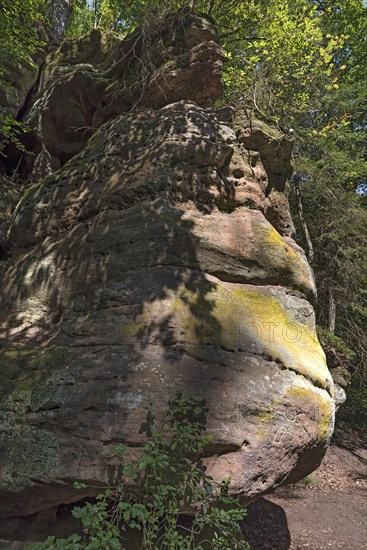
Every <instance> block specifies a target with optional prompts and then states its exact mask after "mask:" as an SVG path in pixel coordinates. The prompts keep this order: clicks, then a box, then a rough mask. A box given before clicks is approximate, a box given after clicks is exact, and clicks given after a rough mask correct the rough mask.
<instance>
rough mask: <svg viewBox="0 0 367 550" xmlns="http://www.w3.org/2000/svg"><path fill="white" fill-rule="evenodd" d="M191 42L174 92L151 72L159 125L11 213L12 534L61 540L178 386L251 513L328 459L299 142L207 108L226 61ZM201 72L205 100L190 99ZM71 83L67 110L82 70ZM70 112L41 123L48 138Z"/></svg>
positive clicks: (8, 442) (55, 181) (2, 468)
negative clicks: (60, 530)
mask: <svg viewBox="0 0 367 550" xmlns="http://www.w3.org/2000/svg"><path fill="white" fill-rule="evenodd" d="M190 25H191V27H190ZM190 25H189V28H191V29H194V30H195V28H197V29H198V30H197V32H196V34H195V32H194V30H192V31H191V32H192V35H193V38H192V40H193V44H191V45H192V49H191V50H190V55H188V56H187V62H188V64H186V65H184V64H183V65H182V67H181V66H180V67H177V66H176V67H175V68H172V70H167V73H166V74H167V75H169V77H170V78H171V77H172V85H170V86H168V82H169V80H168V81H166V84H167V89H166V90H165V91H164V93H163V95H161V96H159V94H158V89H159V87H160V85H159V84H155V82H156V83H157V82H160V78H161V76H160V73H159V71H158V72H157V74H156V75H154V76H153V78H152V81H151V85H150V86H149V88H148V89H147V90H144V94H145V95H144V98H145V99H144V101H143V103H142V104H141V107H143V105H144V106H145V105H148V104H149V105H150V108H147V107H145V108H141V109H140V110H138V111H132V112H126V113H124V112H122V113H121V114H120V115H119V116H117V117H116V116H114V117H112V115H108V118H111V120H109V121H107V122H105V123H104V124H103V125H102V126H100V127H99V129H98V130H97V131H96V132H95V133H94V135H93V137H91V139H89V141H88V142H87V143H86V144H85V145H84V146H82V142H81V141H80V142H78V143H79V144H78V146H75V149H73V153H75V152H76V150H77V149H78V148H79V149H81V151H80V152H79V153H78V154H76V156H73V158H72V159H71V160H69V162H67V163H66V164H65V165H64V166H63V167H62V168H61V169H60V170H59V171H57V172H56V173H55V174H53V175H50V176H49V177H48V178H46V179H45V180H43V181H42V182H40V183H38V184H36V185H35V186H33V188H31V189H30V191H29V192H28V194H27V195H26V196H25V197H24V198H23V200H22V201H21V203H20V204H19V205H18V208H17V210H16V212H15V213H14V216H13V219H12V223H11V226H10V228H9V232H8V236H7V239H8V247H9V248H11V249H12V250H13V256H12V259H11V261H10V262H9V265H8V267H7V270H6V272H5V274H4V277H3V282H2V286H1V306H0V307H1V312H2V337H3V351H2V355H1V366H2V369H1V374H0V379H1V391H2V399H1V404H0V438H1V448H2V450H3V451H2V455H1V459H0V460H1V464H0V474H1V481H0V483H1V491H2V498H1V499H0V517H3V518H9V519H8V522H10V523H8V524H6V522H5V523H4V525H10V524H11V521H13V520H12V519H11V518H13V517H14V516H27V515H29V514H35V516H32V517H33V518H34V517H37V513H41V512H42V511H43V512H44V511H45V510H48V511H49V516H48V518H49V520H48V521H49V525H50V531H49V532H52V529H53V528H52V521H54V520H55V518H56V514H57V510H58V506H60V505H62V504H63V503H71V502H75V501H76V500H79V499H80V498H82V497H83V496H86V495H87V494H91V492H90V491H91V490H89V492H88V490H86V491H85V492H83V491H82V492H80V491H78V492H77V491H74V489H73V488H72V485H73V482H74V480H79V481H83V482H85V483H88V484H90V485H93V486H98V485H102V484H104V483H105V482H106V481H107V480H108V472H109V464H108V460H107V459H106V457H105V456H103V455H102V454H101V451H102V450H103V449H106V448H108V447H109V446H111V445H114V444H116V442H119V441H124V442H125V443H127V444H128V446H129V448H130V449H131V452H135V450H137V449H138V448H139V446H140V445H141V443H142V441H144V437H143V436H142V435H140V434H139V428H140V425H141V424H142V422H143V420H144V418H145V411H144V405H145V403H146V400H147V399H148V398H152V399H153V400H154V402H155V406H156V408H157V410H163V408H164V407H165V404H166V403H167V401H168V399H169V398H170V397H171V396H172V394H173V393H174V391H175V390H176V389H177V388H181V389H183V390H184V391H186V392H190V393H194V394H197V395H199V396H201V397H202V398H205V399H206V400H207V404H208V407H209V418H208V427H207V430H208V432H209V433H211V434H213V435H214V439H213V441H212V443H211V444H210V446H209V448H208V450H207V453H206V456H207V458H206V462H207V465H208V467H209V471H210V473H211V475H213V477H214V479H215V480H216V481H217V482H220V481H221V480H222V479H224V478H227V477H228V476H231V478H232V486H231V487H232V490H233V491H234V492H236V493H238V494H239V495H240V496H241V497H242V499H243V502H248V501H249V500H250V499H253V498H256V497H257V496H259V495H261V494H263V493H264V492H266V491H269V490H272V489H273V488H275V487H277V486H278V485H280V484H282V483H287V482H294V481H296V480H298V479H301V478H303V477H304V476H305V475H307V474H308V473H309V472H311V471H312V470H313V469H314V468H316V467H317V465H318V464H319V462H320V460H321V458H322V456H323V453H324V451H325V448H326V446H327V444H328V442H329V439H330V436H331V433H332V429H333V418H334V409H335V403H334V399H333V382H332V379H331V376H330V374H329V372H328V369H327V366H326V362H325V356H324V353H323V351H322V349H321V347H320V345H319V343H318V341H317V338H316V335H315V321H314V312H313V307H312V303H313V300H314V297H315V286H314V281H313V276H312V272H311V269H310V267H309V265H308V263H307V261H306V258H305V255H304V253H303V251H302V250H301V249H300V248H299V247H298V246H297V244H296V243H295V242H294V241H293V239H292V233H293V225H292V221H291V218H290V214H289V210H288V205H287V200H286V195H285V192H286V187H287V178H289V176H290V174H291V170H292V168H291V161H290V158H291V152H292V147H293V141H292V140H291V139H290V138H289V137H286V136H283V135H281V134H279V133H278V132H277V131H275V130H274V129H271V128H268V127H267V126H266V125H264V124H263V123H261V122H259V121H254V120H249V119H248V118H246V116H245V115H244V113H242V114H241V113H234V112H233V110H232V109H229V108H223V109H217V110H215V109H211V108H207V105H208V104H209V103H211V102H212V101H214V100H215V99H216V97H217V96H218V93H219V92H220V86H219V85H218V74H219V72H218V71H219V68H218V67H219V64H220V63H221V61H220V60H221V58H222V57H221V56H222V54H220V55H219V53H218V51H219V50H218V46H217V45H216V44H215V43H214V42H213V41H212V39H213V37H214V36H215V35H214V33H213V31H211V30H210V29H205V28H204V26H203V25H202V26H201V27H200V25H199V24H197V25H196V27H195V25H194V24H193V20H192V19H191V20H190ZM205 33H206V34H205ZM198 35H200V37H201V38H200V40H201V42H200V43H199V45H197V43H195V41H196V42H197V40H198ZM203 36H206V40H205V41H203ZM167 40H168V39H167ZM203 44H204V45H203ZM67 47H70V45H68V44H67V43H66V45H65V44H64V46H62V48H67ZM209 51H210V52H211V53H210V55H206V56H204V57H202V58H201V57H200V56H201V54H202V52H209ZM213 52H214V54H213ZM217 53H218V54H217ZM197 55H199V58H198V57H196V56H197ZM213 55H214V57H213ZM52 59H53V58H51V60H49V62H48V66H49V67H50V66H51V64H52ZM198 59H200V60H199V61H198ZM117 63H118V62H117ZM170 63H171V62H170ZM180 63H181V62H180ZM197 64H198V65H197ZM102 65H103V60H101V66H102ZM199 67H200V71H201V73H202V74H204V75H206V77H205V78H206V79H207V86H206V91H205V93H204V92H203V90H201V96H200V94H199V92H198V90H196V88H195V86H192V90H193V96H194V97H190V96H189V91H190V85H191V81H190V82H189V81H187V80H185V78H190V79H191V78H193V77H194V76H193V75H195V74H196V73H195V71H197V70H199ZM61 69H62V67H61V66H55V67H54V68H53V69H52V71H53V72H54V74H56V73H58V74H59V76H58V77H57V79H56V80H54V82H57V87H58V88H59V92H58V93H59V94H60V95H62V86H63V85H64V86H65V90H70V88H69V84H70V81H71V80H72V79H74V78H76V76H75V74H77V73H78V71H79V70H80V71H81V72H80V73H79V74H80V75H81V74H82V73H83V71H84V69H77V70H76V72H75V73H73V75H70V74H69V73H68V72H65V73H64V76H62V74H63V71H62V70H61ZM166 69H167V66H166V68H165V70H166ZM50 70H51V69H50ZM52 71H51V72H52ZM90 74H93V75H94V73H93V72H91V73H90ZM185 75H187V77H185ZM209 75H212V80H210V79H209ZM45 78H46V79H47V75H46V76H45ZM50 78H51V77H50ZM52 78H53V77H52ZM52 78H51V80H52ZM77 78H78V79H79V78H81V77H80V76H78V77H77ZM88 78H89V77H88ZM93 78H95V76H93ZM106 78H107V77H106ZM111 78H112V77H111ZM162 78H163V77H162ZM163 80H164V79H163ZM78 82H79V80H78ZM86 82H87V81H86ZM85 85H86V88H85V89H88V93H93V90H92V89H89V87H88V85H87V84H85ZM55 86H56V85H51V87H50V88H47V90H49V92H47V94H49V95H48V97H50V98H51V97H52V94H54V93H56V92H55V89H56V87H55ZM102 88H103V89H106V88H105V82H104V83H103V86H102ZM102 88H101V89H102ZM77 89H78V90H80V89H79V88H77ZM75 93H77V92H75ZM103 93H104V92H103ZM103 93H101V95H100V98H101V97H103ZM67 94H69V92H67V93H66V92H65V95H67ZM208 94H209V95H208ZM172 99H174V100H175V101H176V100H177V101H176V102H175V103H170V102H171V100H172ZM199 100H200V103H201V105H199V104H198V102H199ZM42 101H43V100H42ZM50 101H51V99H50ZM37 108H38V107H37V106H36V105H35V106H34V109H35V110H36V109H37ZM113 109H115V106H114V107H113ZM121 109H122V110H124V107H121ZM97 112H98V109H97V110H96V111H94V115H93V116H96V117H97V116H99V115H96V113H97ZM110 113H111V111H110ZM61 114H62V112H61V110H60V113H59V114H57V113H56V114H54V113H53V111H52V110H51V109H50V112H49V113H47V112H46V114H45V115H44V117H50V118H49V119H48V120H51V119H52V120H53V124H55V128H56V127H57V125H58V124H59V122H58V121H60V117H61ZM42 120H43V121H44V122H45V120H46V118H43V119H42ZM45 124H46V122H45ZM60 124H61V130H60V134H57V136H56V137H55V139H57V140H58V142H59V143H60V144H61V143H66V141H67V140H66V137H65V136H66V135H67V128H66V126H63V125H62V123H61V122H60ZM68 124H71V122H70V121H69V123H68ZM43 135H44V136H45V135H46V134H43ZM63 140H64V141H63ZM75 143H76V142H75ZM49 144H50V142H48V141H47V140H46V144H45V148H46V149H47V150H48V151H50V148H49V147H50V145H49ZM60 147H61V145H60ZM63 147H64V145H63ZM65 147H66V145H65ZM55 151H56V149H53V150H52V153H54V152H55ZM59 158H60V157H59ZM96 491H97V492H98V490H96ZM52 514H54V515H53V516H52ZM51 516H52V517H53V518H54V519H53V520H52V521H51V520H50V517H51ZM32 521H33V520H32ZM30 522H31V520H30ZM3 534H4V532H2V531H1V529H0V538H1V536H2V535H3ZM32 536H33V535H32V530H31V529H28V537H32Z"/></svg>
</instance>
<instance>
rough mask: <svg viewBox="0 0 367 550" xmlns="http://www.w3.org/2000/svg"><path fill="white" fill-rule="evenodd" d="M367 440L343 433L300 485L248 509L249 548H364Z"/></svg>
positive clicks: (281, 490)
mask: <svg viewBox="0 0 367 550" xmlns="http://www.w3.org/2000/svg"><path fill="white" fill-rule="evenodd" d="M366 497H367V441H366V439H362V438H361V437H360V436H357V435H356V434H353V433H347V434H343V436H340V437H339V439H338V441H337V442H335V443H333V444H332V445H331V446H330V447H329V448H328V450H327V452H326V455H325V458H324V460H323V462H322V464H321V466H320V467H319V468H318V469H317V470H316V472H314V473H313V474H311V476H310V477H309V478H308V484H305V483H304V482H301V483H297V484H295V485H289V486H287V487H281V488H279V489H277V491H276V492H275V493H274V495H271V496H269V497H266V498H262V499H260V500H258V501H257V502H255V503H253V504H251V505H250V506H249V507H248V515H247V517H246V519H245V522H244V529H243V532H244V534H245V536H246V538H247V540H248V541H249V543H250V544H251V549H252V550H337V549H341V548H342V549H345V550H367V498H366Z"/></svg>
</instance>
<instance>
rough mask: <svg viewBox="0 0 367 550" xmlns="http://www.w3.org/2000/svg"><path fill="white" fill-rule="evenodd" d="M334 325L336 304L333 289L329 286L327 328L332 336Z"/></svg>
mask: <svg viewBox="0 0 367 550" xmlns="http://www.w3.org/2000/svg"><path fill="white" fill-rule="evenodd" d="M335 323H336V303H335V298H334V291H333V288H332V287H331V286H329V315H328V327H327V328H328V330H330V332H332V333H333V334H334V332H335Z"/></svg>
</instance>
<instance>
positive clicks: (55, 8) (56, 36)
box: [47, 0, 71, 48]
mask: <svg viewBox="0 0 367 550" xmlns="http://www.w3.org/2000/svg"><path fill="white" fill-rule="evenodd" d="M70 12H71V5H70V0H51V2H50V6H49V8H48V11H47V20H48V34H49V37H50V46H51V48H52V47H54V48H55V47H57V46H58V45H59V44H60V42H61V41H62V39H63V38H64V36H65V33H66V31H67V28H68V24H69V17H70Z"/></svg>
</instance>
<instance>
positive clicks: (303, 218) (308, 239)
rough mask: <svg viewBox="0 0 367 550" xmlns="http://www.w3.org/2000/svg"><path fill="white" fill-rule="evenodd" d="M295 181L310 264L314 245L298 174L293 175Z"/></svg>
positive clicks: (299, 212) (299, 213)
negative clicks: (306, 218) (305, 213)
mask: <svg viewBox="0 0 367 550" xmlns="http://www.w3.org/2000/svg"><path fill="white" fill-rule="evenodd" d="M293 181H294V186H295V189H296V196H297V209H298V216H299V219H300V222H301V226H302V231H303V234H304V237H305V240H306V243H307V248H308V254H307V258H308V261H309V262H312V260H313V256H314V251H313V244H312V241H311V237H310V233H309V231H308V227H307V223H306V220H305V216H304V212H303V204H302V192H301V184H300V177H299V174H298V172H295V173H294V174H293Z"/></svg>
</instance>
